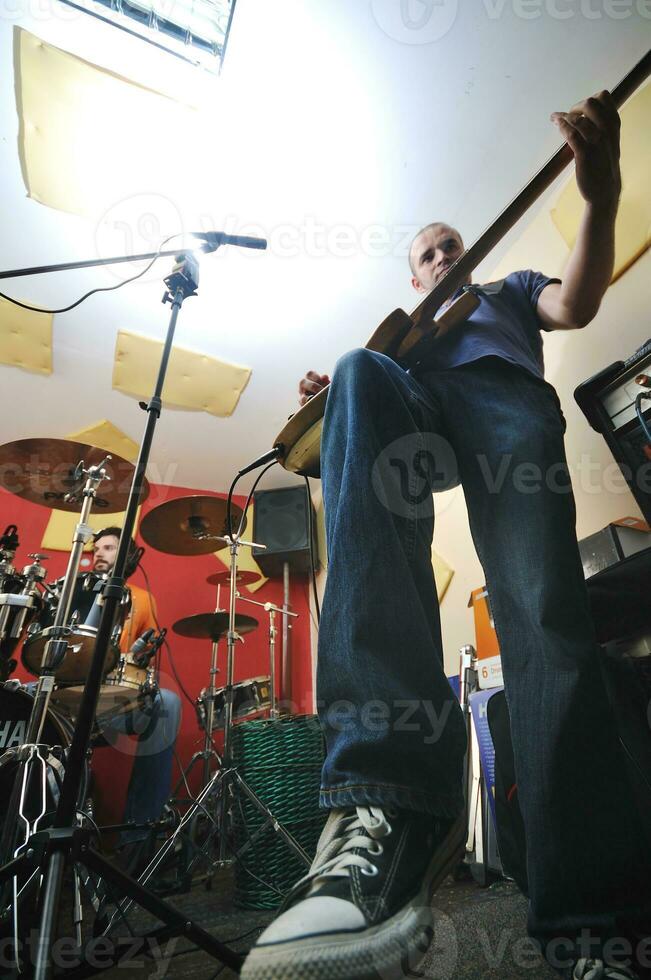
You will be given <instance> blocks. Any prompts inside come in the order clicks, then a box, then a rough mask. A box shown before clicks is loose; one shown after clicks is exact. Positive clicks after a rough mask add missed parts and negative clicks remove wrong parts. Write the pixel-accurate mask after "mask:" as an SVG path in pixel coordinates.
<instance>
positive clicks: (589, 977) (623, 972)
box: [563, 958, 638, 980]
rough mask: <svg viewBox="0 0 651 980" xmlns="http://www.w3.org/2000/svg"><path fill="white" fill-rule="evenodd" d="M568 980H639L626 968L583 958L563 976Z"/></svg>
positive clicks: (636, 975) (635, 974)
mask: <svg viewBox="0 0 651 980" xmlns="http://www.w3.org/2000/svg"><path fill="white" fill-rule="evenodd" d="M563 976H564V977H566V980H638V974H637V973H633V972H632V970H629V969H628V967H625V966H609V965H608V964H607V963H604V961H603V960H593V959H585V958H582V959H580V960H577V961H576V963H575V964H574V966H571V967H570V968H569V969H568V970H566V971H565V973H564V974H563Z"/></svg>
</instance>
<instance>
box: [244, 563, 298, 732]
mask: <svg viewBox="0 0 651 980" xmlns="http://www.w3.org/2000/svg"><path fill="white" fill-rule="evenodd" d="M256 547H257V546H256ZM235 595H236V597H237V598H238V599H239V600H240V601H241V602H250V603H251V605H252V606H261V607H262V608H263V609H264V611H265V612H268V613H269V686H270V687H271V706H270V708H269V717H270V718H278V717H279V715H280V712H279V710H278V708H277V706H276V633H277V632H278V630H277V629H276V613H280V614H281V616H283V617H284V616H293V617H294V618H297V617H298V613H295V612H290V611H289V609H286V608H285V607H283V608H282V609H280V608H279V607H278V606H274V604H273V602H257V601H256V600H255V599H248V598H247V597H246V596H243V595H242V594H241V593H240V592H236V593H235ZM290 628H291V627H290Z"/></svg>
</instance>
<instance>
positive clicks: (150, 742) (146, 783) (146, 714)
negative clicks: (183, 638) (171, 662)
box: [101, 688, 181, 843]
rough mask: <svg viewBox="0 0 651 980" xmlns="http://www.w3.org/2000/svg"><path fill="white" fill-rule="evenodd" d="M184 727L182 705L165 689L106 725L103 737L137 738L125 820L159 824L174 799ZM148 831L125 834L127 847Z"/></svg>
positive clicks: (175, 695)
mask: <svg viewBox="0 0 651 980" xmlns="http://www.w3.org/2000/svg"><path fill="white" fill-rule="evenodd" d="M180 724H181V701H180V698H179V696H178V695H177V694H175V693H174V692H173V691H168V690H167V689H165V688H162V689H161V690H160V691H159V692H158V694H157V695H156V697H154V698H153V699H152V700H151V702H150V703H149V704H147V705H146V706H145V707H143V708H137V709H135V710H134V711H130V712H128V713H127V714H124V715H119V716H118V717H117V718H114V719H112V720H111V721H108V722H102V725H101V731H102V735H104V737H105V738H107V739H108V740H109V741H111V735H112V734H122V735H123V734H127V735H133V734H135V735H137V736H138V742H137V747H136V757H135V759H134V762H133V769H132V770H131V779H130V780H129V789H128V792H127V803H126V807H125V811H124V820H125V821H130V820H133V821H135V822H136V823H144V822H146V821H148V820H156V819H157V818H158V817H159V816H160V814H161V811H162V809H163V807H164V805H165V803H166V802H167V800H168V798H169V795H170V786H171V781H172V763H173V761H174V744H175V742H176V736H177V735H178V732H179V726H180ZM146 835H147V831H146V830H136V829H134V830H128V831H124V832H123V834H122V836H121V840H122V842H123V843H125V842H131V841H136V840H142V839H144V838H145V837H146Z"/></svg>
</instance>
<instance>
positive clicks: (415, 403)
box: [317, 350, 651, 944]
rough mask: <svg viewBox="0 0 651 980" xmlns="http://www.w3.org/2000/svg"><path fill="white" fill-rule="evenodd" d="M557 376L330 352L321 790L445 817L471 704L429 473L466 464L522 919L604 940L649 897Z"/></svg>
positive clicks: (485, 361) (550, 932) (452, 476)
mask: <svg viewBox="0 0 651 980" xmlns="http://www.w3.org/2000/svg"><path fill="white" fill-rule="evenodd" d="M564 431H565V423H564V419H563V416H562V413H561V410H560V404H559V401H558V398H557V396H556V393H555V391H554V389H553V388H552V387H551V386H550V385H548V384H547V383H546V382H544V381H541V380H538V379H536V378H535V377H534V376H533V375H531V374H529V373H528V372H526V371H525V370H524V369H521V368H518V367H516V366H515V365H512V364H510V363H508V362H507V361H504V360H501V359H499V358H494V357H490V358H482V359H481V360H479V361H475V362H473V363H471V364H467V365H463V366H461V367H457V368H454V369H451V370H446V371H437V372H429V373H425V374H423V375H422V376H420V377H419V378H416V377H414V376H412V375H411V374H408V373H407V372H405V371H404V370H403V369H402V368H400V367H399V366H398V365H397V364H396V363H394V362H393V361H391V360H390V359H389V358H387V357H385V356H384V355H382V354H377V353H374V352H371V351H367V350H356V351H352V352H350V353H349V354H347V355H346V356H345V357H343V358H342V359H341V360H340V361H339V363H338V365H337V368H336V371H335V374H334V377H333V381H332V385H331V387H330V393H329V396H328V402H327V409H326V414H325V419H324V428H323V435H322V445H321V460H322V483H323V495H324V504H325V517H326V534H327V543H328V562H329V564H328V578H327V586H326V593H325V596H324V602H323V614H322V618H321V626H320V631H319V660H318V673H317V699H318V706H319V715H320V719H321V722H322V725H323V728H324V732H325V736H326V742H327V758H326V762H325V765H324V769H323V777H322V789H321V803H322V805H324V806H326V807H347V806H351V805H355V804H379V805H383V804H384V805H394V806H400V807H404V808H407V809H414V810H420V811H426V812H431V813H433V814H438V815H440V816H445V817H452V816H455V815H456V814H457V813H459V812H460V811H461V809H462V806H463V793H462V768H463V760H464V754H465V751H466V735H465V729H464V721H463V716H462V713H461V710H460V708H459V705H458V703H456V702H455V700H454V698H453V695H452V693H451V689H450V686H449V684H448V681H447V679H446V677H445V675H444V671H443V652H442V643H441V633H440V621H439V613H438V607H437V602H436V591H435V583H434V576H433V572H432V564H431V542H432V533H433V527H434V513H433V507H432V495H431V490H432V489H437V488H438V489H442V488H444V487H445V486H448V485H454V483H455V482H457V481H459V480H460V482H461V484H462V486H463V491H464V494H465V498H466V502H467V506H468V513H469V517H470V526H471V531H472V536H473V540H474V543H475V546H476V549H477V553H478V555H479V557H480V560H481V563H482V566H483V570H484V574H485V577H486V584H487V586H488V589H489V593H490V598H491V603H492V608H493V613H494V618H495V624H496V629H497V633H498V638H499V643H500V650H501V655H502V663H503V671H504V677H505V687H506V693H507V699H508V705H509V710H510V716H511V728H512V735H513V743H514V753H515V762H516V771H517V778H518V793H519V798H520V803H521V807H522V811H523V816H524V821H525V826H526V831H527V848H528V851H527V860H528V875H529V888H530V913H529V930H530V932H531V933H532V935H533V936H535V937H536V938H538V939H540V940H541V941H542V942H543V944H545V943H547V942H548V941H549V940H551V939H554V938H557V937H559V936H569V937H570V938H571V939H572V941H574V939H575V938H576V936H577V935H578V934H579V932H580V930H581V929H582V928H583V927H585V928H589V929H591V930H592V931H593V933H595V931H596V934H598V935H599V936H600V937H601V940H602V941H603V940H604V939H605V938H607V937H608V936H609V935H611V934H615V932H616V929H617V926H616V917H617V916H618V915H619V914H620V913H628V912H630V911H631V910H633V909H635V908H638V907H640V905H641V904H643V903H649V901H650V898H651V893H650V888H651V886H650V885H649V882H650V881H651V875H650V874H649V872H650V869H651V862H650V861H649V857H648V851H646V850H645V848H644V846H643V842H644V841H645V840H646V837H645V829H644V823H643V821H642V817H641V815H640V814H639V812H638V810H637V807H636V803H635V800H634V797H633V794H632V791H631V788H630V785H629V783H628V779H627V776H626V772H625V763H624V758H623V752H622V750H621V747H620V744H619V742H618V736H617V731H616V728H615V724H614V720H613V717H612V714H611V711H610V708H609V705H608V700H607V696H606V692H605V688H604V684H603V682H602V677H601V673H600V664H599V657H598V648H597V646H596V642H595V638H594V631H593V625H592V621H591V617H590V612H589V607H588V600H587V591H586V587H585V581H584V576H583V570H582V566H581V561H580V557H579V552H578V547H577V542H576V533H575V508H574V500H573V496H572V490H571V484H570V480H569V475H568V471H567V464H566V459H565V451H564V445H563V435H564Z"/></svg>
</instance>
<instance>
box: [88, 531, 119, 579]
mask: <svg viewBox="0 0 651 980" xmlns="http://www.w3.org/2000/svg"><path fill="white" fill-rule="evenodd" d="M117 550H118V538H117V537H116V535H115V534H104V535H102V537H101V538H98V539H97V541H96V542H95V543H94V545H93V569H94V570H95V571H96V572H102V573H103V572H108V571H109V570H110V569H111V568H113V565H114V564H115V556H116V554H117Z"/></svg>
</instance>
